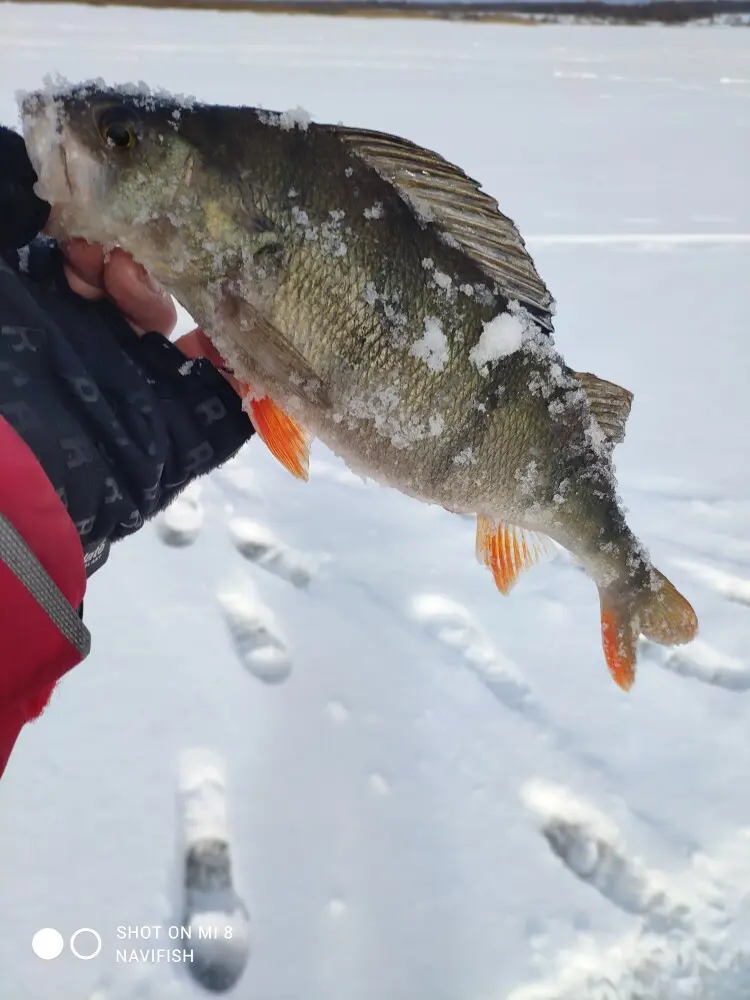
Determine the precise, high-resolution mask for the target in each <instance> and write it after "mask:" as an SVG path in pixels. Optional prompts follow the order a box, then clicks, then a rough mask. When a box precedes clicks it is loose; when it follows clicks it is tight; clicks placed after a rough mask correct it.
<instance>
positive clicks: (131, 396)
mask: <svg viewBox="0 0 750 1000" xmlns="http://www.w3.org/2000/svg"><path fill="white" fill-rule="evenodd" d="M35 181H36V176H35V174H34V171H33V169H32V167H31V164H30V163H29V161H28V158H27V156H26V151H25V147H24V145H23V141H22V140H21V138H20V137H19V136H17V135H16V134H15V133H13V132H9V131H8V130H5V129H2V128H0V416H2V417H4V418H5V419H6V420H7V421H8V423H10V424H11V425H12V426H13V427H14V429H15V430H16V431H17V432H18V434H19V435H20V436H21V437H22V438H23V439H24V440H25V442H26V443H27V444H28V445H29V447H30V448H31V449H32V451H33V452H34V454H35V455H36V457H37V459H38V460H39V462H40V464H41V465H42V467H43V468H44V470H45V472H46V474H47V476H48V477H49V479H50V480H51V482H52V484H53V485H54V487H55V489H56V490H57V492H58V494H59V496H60V497H61V499H62V500H63V503H64V504H65V505H66V507H67V509H68V512H69V514H70V516H71V518H72V520H73V522H74V523H75V525H76V528H77V529H78V533H79V535H80V537H81V541H82V543H83V545H84V552H85V554H86V555H87V557H88V559H87V569H88V571H89V573H90V572H93V570H94V569H96V568H97V567H98V566H100V565H101V564H102V562H103V561H104V559H105V558H106V554H107V552H108V547H109V543H110V542H112V541H116V540H117V539H120V538H123V537H125V536H126V535H129V534H132V533H133V532H134V531H137V530H138V528H140V527H141V526H142V525H143V523H144V521H145V520H147V519H148V518H150V517H152V516H153V515H154V514H156V513H158V512H159V511H160V510H162V509H163V508H164V507H166V506H167V504H169V503H170V501H171V500H173V499H174V497H175V496H176V495H177V494H178V493H179V492H180V490H181V489H182V488H183V487H184V486H186V485H187V483H189V482H190V481H191V480H193V479H195V478H196V477H198V476H201V475H203V474H205V473H207V472H210V471H211V470H212V469H214V468H216V467H217V466H219V465H221V464H222V463H223V462H225V461H226V460H227V459H229V458H230V457H231V456H232V455H233V454H235V452H236V451H237V450H238V449H239V448H240V447H241V445H242V444H243V443H244V442H245V441H246V440H247V439H248V438H249V437H250V436H251V434H252V425H251V423H250V421H249V419H248V417H247V415H246V414H245V413H244V412H243V411H242V408H241V403H240V400H239V398H238V397H237V395H236V393H235V392H234V390H233V389H232V388H231V386H229V385H228V383H227V382H226V381H225V379H223V378H222V377H221V375H219V374H218V372H217V371H216V370H215V369H214V367H213V366H212V365H211V364H210V363H209V362H208V361H205V360H203V359H199V360H194V361H189V360H187V359H186V358H185V357H184V355H183V354H182V353H181V352H180V351H179V349H178V348H177V347H175V346H174V345H173V344H172V343H170V342H169V341H168V340H167V339H166V338H164V337H163V336H161V335H160V334H156V333H147V334H145V335H144V336H141V337H139V336H136V334H135V333H134V332H133V331H132V330H131V329H130V327H129V326H128V324H127V322H126V321H125V319H124V318H123V317H122V316H121V314H120V313H119V312H118V310H117V309H116V308H115V307H114V306H113V305H112V304H110V303H107V302H97V303H91V302H87V301H84V300H83V299H81V298H80V297H78V296H77V295H75V294H74V293H73V292H72V291H71V290H70V289H69V287H68V285H67V282H66V280H65V275H64V273H63V268H62V255H61V253H60V251H59V249H58V248H57V247H56V246H55V244H54V243H52V242H50V241H47V240H44V239H40V238H37V234H38V233H39V230H40V229H41V228H42V227H43V226H44V224H45V222H46V220H47V217H48V213H49V208H48V206H47V205H46V204H45V203H44V202H42V201H40V200H39V199H38V198H37V197H36V195H35V194H34V191H33V185H34V183H35ZM19 248H20V249H19ZM1 462H2V456H0V463H1ZM1 474H2V471H1V464H0V475H1Z"/></svg>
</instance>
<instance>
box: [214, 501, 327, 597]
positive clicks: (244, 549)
mask: <svg viewBox="0 0 750 1000" xmlns="http://www.w3.org/2000/svg"><path fill="white" fill-rule="evenodd" d="M229 532H230V534H231V536H232V541H233V542H234V547H235V548H236V549H237V551H238V552H239V554H240V555H241V556H244V558H245V559H247V560H249V561H250V562H253V563H255V564H256V565H257V566H260V567H261V568H262V569H265V570H266V571H267V572H269V573H275V574H276V576H280V577H281V579H282V580H288V581H289V583H291V584H293V585H294V586H295V587H301V588H304V587H307V586H308V584H309V583H310V581H311V580H312V579H313V577H314V576H315V575H316V574H317V572H318V569H319V568H320V565H321V562H323V561H324V560H323V559H322V557H320V556H312V555H309V554H306V553H302V552H296V551H295V550H293V549H290V548H289V546H287V545H285V544H284V543H283V542H282V541H280V540H279V539H278V538H277V537H276V536H275V535H274V533H273V532H272V531H271V530H270V528H268V526H267V525H265V524H259V523H258V522H257V521H251V520H250V519H249V518H240V517H238V518H234V519H233V520H231V521H230V522H229Z"/></svg>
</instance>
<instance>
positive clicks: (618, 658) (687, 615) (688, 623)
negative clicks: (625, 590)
mask: <svg viewBox="0 0 750 1000" xmlns="http://www.w3.org/2000/svg"><path fill="white" fill-rule="evenodd" d="M599 598H600V601H601V608H602V646H603V648H604V656H605V658H606V660H607V666H608V667H609V672H610V673H611V674H612V677H613V678H614V680H615V683H616V684H618V685H619V686H620V687H621V688H622V689H623V690H624V691H629V690H630V688H631V687H632V686H633V683H634V682H635V661H636V652H637V648H638V635H639V634H641V633H642V634H643V635H645V636H646V638H647V639H651V641H652V642H658V643H661V645H663V646H679V645H682V643H685V642H690V640H691V639H693V638H695V636H696V634H697V632H698V618H697V615H696V614H695V611H694V610H693V608H692V607H691V605H690V604H689V603H688V601H686V600H685V598H684V597H683V596H682V594H681V593H680V592H679V591H678V590H677V588H676V587H674V586H673V585H672V584H671V583H670V582H669V580H668V579H667V578H666V577H665V576H664V575H663V574H662V573H660V572H659V571H658V570H656V569H655V570H653V585H652V587H651V588H649V589H646V590H642V591H639V592H638V594H636V595H635V596H633V597H632V598H631V599H629V600H628V599H627V598H623V596H622V595H620V594H613V593H612V592H610V591H606V590H603V591H600V593H599Z"/></svg>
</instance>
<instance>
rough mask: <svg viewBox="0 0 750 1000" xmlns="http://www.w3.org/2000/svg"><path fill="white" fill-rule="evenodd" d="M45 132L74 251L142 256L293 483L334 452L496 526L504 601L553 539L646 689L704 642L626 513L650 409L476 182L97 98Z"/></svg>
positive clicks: (358, 150)
mask: <svg viewBox="0 0 750 1000" xmlns="http://www.w3.org/2000/svg"><path fill="white" fill-rule="evenodd" d="M23 120H24V131H25V135H26V141H27V146H28V148H29V152H30V155H31V157H32V161H33V162H34V164H35V167H36V170H37V173H38V175H39V178H40V181H39V186H38V190H39V193H40V195H41V196H42V197H45V198H46V199H47V200H48V201H50V202H51V203H52V204H53V206H54V210H53V219H54V225H55V226H56V227H57V232H58V233H59V234H60V235H65V236H69V237H70V236H79V237H84V238H86V239H89V240H91V241H92V242H97V243H103V244H104V245H105V246H114V245H119V246H121V247H123V248H124V249H125V250H127V251H129V252H130V253H131V254H132V255H133V256H134V257H135V258H136V260H138V261H139V262H140V263H141V264H143V265H144V266H145V267H146V268H147V269H148V270H149V271H150V272H151V273H152V274H154V275H155V276H156V277H157V278H158V279H159V280H160V281H161V282H162V283H163V284H164V285H165V286H166V287H167V288H168V289H169V290H170V291H171V292H172V294H174V296H175V297H176V298H177V299H178V301H180V302H181V303H182V305H183V306H185V308H186V309H187V310H188V311H189V312H190V314H191V315H192V316H193V317H194V318H195V319H196V320H197V321H198V323H199V324H200V325H201V328H202V329H203V330H204V331H205V333H206V334H207V336H208V337H209V339H210V341H211V342H212V343H213V345H215V347H216V348H217V349H218V351H219V353H220V355H221V357H222V358H223V359H225V361H226V362H227V364H228V365H229V366H230V367H231V369H232V371H233V373H234V375H235V377H236V378H237V379H239V380H241V381H242V382H243V383H245V384H246V385H247V386H248V387H251V388H249V389H248V397H247V403H246V405H247V408H248V411H249V413H250V416H251V419H253V422H254V424H255V426H256V429H258V431H259V432H260V434H261V436H262V437H263V438H264V440H265V441H266V443H267V444H268V445H269V447H270V448H271V450H272V451H274V453H275V454H276V455H277V456H278V457H279V458H280V459H281V460H282V461H284V463H285V464H286V465H287V466H288V467H289V468H290V469H291V470H292V471H294V472H295V473H296V474H299V475H303V476H304V475H305V473H306V455H307V449H308V447H309V441H310V440H311V439H312V438H314V437H317V438H319V439H320V440H321V441H323V442H324V443H325V444H326V445H327V446H328V447H329V448H330V449H331V450H332V451H333V452H334V453H336V454H337V455H339V456H341V457H342V458H343V459H344V460H345V461H346V462H347V464H348V465H349V466H350V467H351V468H352V469H354V470H355V471H357V472H359V473H361V474H363V475H366V476H369V477H371V478H374V479H376V480H377V481H378V482H380V483H383V484H385V485H389V486H392V487H395V488H396V489H398V490H400V491H402V492H403V493H406V494H408V495H409V496H412V497H415V498H417V499H419V500H422V501H426V502H429V503H436V504H440V505H442V506H443V507H446V508H447V509H448V510H452V511H456V512H461V513H467V514H476V515H477V525H478V527H477V554H478V556H479V558H480V559H481V560H482V561H483V562H484V563H485V564H486V565H487V566H488V567H489V568H490V569H491V570H492V572H493V575H494V577H495V580H496V582H497V584H498V586H499V587H500V589H501V590H503V591H507V590H508V589H509V588H510V586H512V584H513V582H514V581H515V579H516V577H517V575H518V573H519V572H520V571H521V570H522V569H523V568H524V567H525V566H527V565H529V564H531V563H532V562H533V561H534V560H535V558H537V556H538V554H539V551H540V549H541V548H542V547H543V545H544V537H550V538H553V539H554V540H555V541H557V542H558V543H559V544H561V545H562V546H564V547H565V548H566V549H568V550H569V551H570V552H571V553H573V554H574V555H575V556H576V558H577V559H578V560H579V561H580V562H581V563H582V564H583V566H584V568H585V569H586V570H587V571H588V573H589V575H590V576H591V577H592V578H593V579H594V581H595V582H596V584H597V586H598V588H599V593H600V598H601V605H602V635H603V643H604V650H605V655H606V658H607V662H608V664H609V666H610V669H611V671H612V673H613V675H614V677H615V679H616V680H617V681H618V683H620V684H621V686H623V687H626V688H627V687H629V686H630V685H631V684H632V681H633V676H634V664H635V650H636V642H637V638H638V635H639V633H643V634H645V635H647V636H648V637H649V638H651V639H653V640H654V641H657V642H663V643H667V644H672V643H679V642H685V641H688V640H689V639H691V638H692V637H693V636H694V634H695V632H696V629H697V620H696V617H695V614H694V612H693V609H692V608H691V607H690V605H689V604H688V602H687V601H685V599H684V598H683V597H682V596H681V595H680V594H678V592H677V591H676V590H675V589H674V587H673V586H672V585H671V584H670V583H669V581H667V580H666V578H664V577H663V576H662V574H660V573H659V572H658V571H657V570H655V569H654V568H653V566H652V565H651V562H650V559H649V557H648V554H647V552H646V551H645V549H644V548H643V546H642V545H641V543H640V542H639V541H638V540H637V539H636V538H635V536H634V535H633V534H632V532H631V531H630V529H629V528H628V526H627V523H626V520H625V516H624V513H623V511H622V508H621V505H620V502H619V499H618V497H617V491H616V482H615V478H614V471H613V465H612V449H613V447H614V445H615V444H616V443H617V442H618V441H619V440H621V439H622V437H623V435H624V425H625V421H626V419H627V416H628V413H629V410H630V405H631V401H632V396H631V394H630V393H629V392H627V390H624V389H622V388H621V387H619V386H616V385H614V384H612V383H609V382H605V381H603V380H601V379H599V378H597V377H596V376H593V375H590V374H588V373H578V372H575V371H572V370H571V369H570V368H569V367H568V366H567V365H566V364H565V362H564V360H563V358H562V356H561V355H560V354H559V352H558V350H557V348H556V346H555V343H554V338H553V323H552V311H553V302H552V298H551V296H550V294H549V291H548V290H547V288H546V286H545V284H544V282H543V281H542V280H541V278H540V277H539V275H538V273H537V271H536V269H535V267H534V264H533V261H532V259H531V257H530V256H529V254H528V252H527V250H526V248H525V245H524V242H523V240H522V238H521V236H520V234H519V233H518V230H517V229H516V227H515V225H514V224H513V222H512V221H511V220H510V219H509V218H507V217H506V216H504V215H503V214H502V213H501V212H500V210H499V208H498V206H497V203H496V202H495V201H494V199H492V198H490V197H489V196H488V195H487V194H485V193H484V192H483V191H482V190H481V188H480V187H479V185H478V184H477V183H476V182H475V181H473V180H472V179H471V178H469V177H467V176H466V175H465V174H464V173H463V172H462V171H461V170H460V169H459V168H457V167H455V166H454V165H452V164H450V163H448V162H447V161H445V160H444V159H442V158H441V157H439V156H438V155H437V154H435V153H433V152H431V151H429V150H425V149H422V148H421V147H419V146H416V145H414V144H413V143H410V142H408V141H406V140H404V139H400V138H398V137H396V136H390V135H385V134H382V133H376V132H369V131H363V130H357V129H349V128H345V127H343V126H330V125H319V124H314V123H310V122H308V121H306V120H301V119H299V118H296V117H295V116H290V115H288V114H287V115H285V114H279V113H276V112H267V111H262V110H259V109H254V108H222V107H214V106H207V105H196V104H185V103H180V102H178V101H175V100H173V99H171V98H169V97H164V96H153V95H150V94H141V93H123V92H122V91H121V90H111V91H105V90H102V89H99V88H97V87H93V88H92V87H86V86H84V87H73V88H71V89H69V90H60V91H58V92H57V93H53V94H48V93H38V94H35V95H30V96H29V97H27V98H26V99H25V101H24V104H23Z"/></svg>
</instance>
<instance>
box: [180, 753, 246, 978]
mask: <svg viewBox="0 0 750 1000" xmlns="http://www.w3.org/2000/svg"><path fill="white" fill-rule="evenodd" d="M178 797H179V803H180V807H181V809H180V811H181V814H182V815H181V824H182V828H181V831H180V833H181V837H180V839H181V841H182V845H183V858H182V862H183V864H182V867H183V890H184V898H183V901H182V926H183V927H187V928H189V932H190V938H189V940H190V948H191V949H192V952H193V958H192V961H191V962H189V963H187V971H188V972H189V973H190V975H191V976H192V978H193V979H195V980H196V981H197V982H198V983H200V985H201V986H202V987H203V988H204V989H205V990H207V991H208V992H210V993H226V992H227V991H228V990H231V989H232V988H233V987H234V986H236V985H237V982H238V981H239V979H241V977H242V975H243V973H244V971H245V967H246V966H247V962H248V959H249V957H250V916H249V913H248V911H247V907H246V906H245V904H244V902H243V900H242V899H241V897H240V896H239V895H238V894H237V891H236V890H235V887H234V877H233V871H232V858H231V854H232V851H231V838H230V836H229V827H228V823H227V797H226V778H225V767H224V762H223V761H222V759H221V758H220V757H219V756H218V755H216V754H212V753H209V752H208V751H204V750H199V749H195V750H187V751H184V752H183V754H182V755H181V758H180V767H179V783H178Z"/></svg>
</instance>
